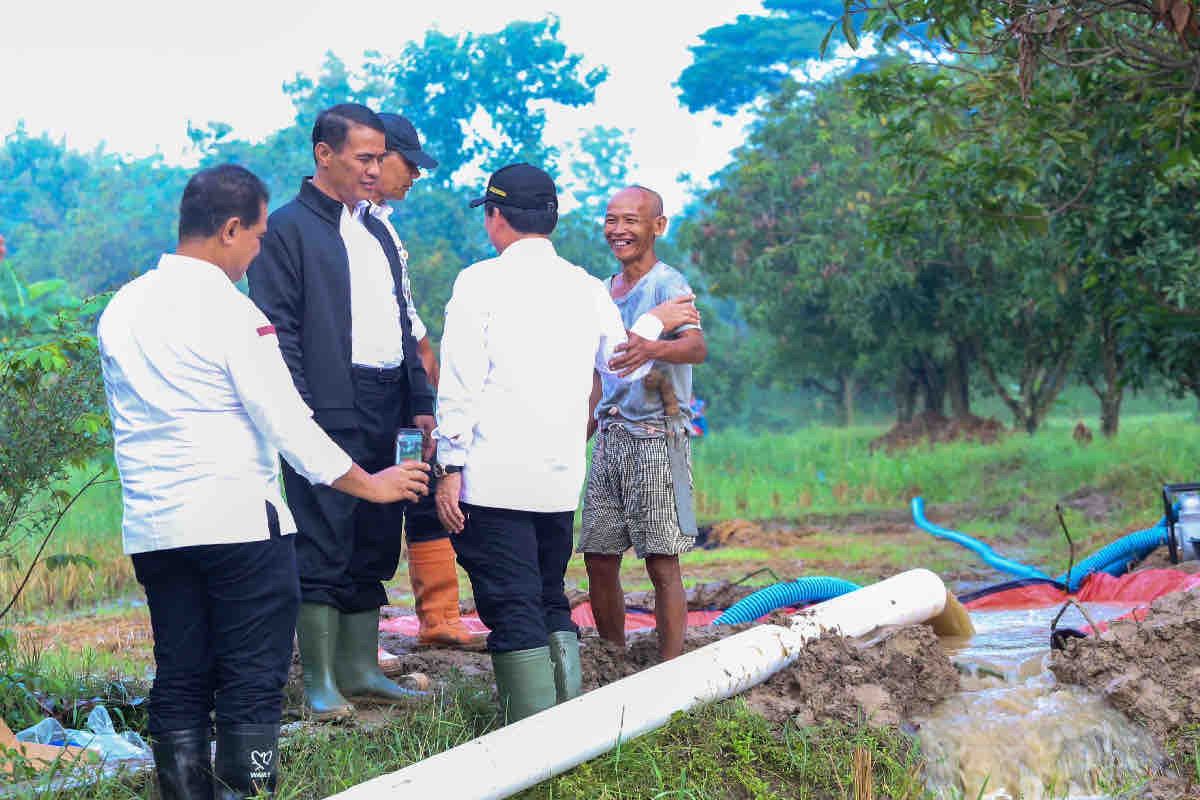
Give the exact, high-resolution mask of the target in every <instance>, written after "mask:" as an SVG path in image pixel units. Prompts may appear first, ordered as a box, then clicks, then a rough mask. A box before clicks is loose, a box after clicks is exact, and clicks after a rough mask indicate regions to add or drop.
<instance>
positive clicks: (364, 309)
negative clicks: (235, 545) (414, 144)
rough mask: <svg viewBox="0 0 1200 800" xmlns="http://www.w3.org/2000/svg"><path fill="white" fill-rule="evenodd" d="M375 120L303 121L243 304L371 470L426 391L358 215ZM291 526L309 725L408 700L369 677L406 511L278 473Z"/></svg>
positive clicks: (368, 229) (317, 413)
mask: <svg viewBox="0 0 1200 800" xmlns="http://www.w3.org/2000/svg"><path fill="white" fill-rule="evenodd" d="M385 141H386V139H385V129H384V127H383V122H382V121H381V120H380V119H379V117H378V116H377V115H376V114H375V112H373V111H371V109H369V108H367V107H366V106H362V105H357V104H354V103H343V104H340V105H336V106H333V107H331V108H328V109H325V110H324V111H322V112H321V113H320V114H319V115H318V116H317V119H316V121H315V123H314V124H313V132H312V143H313V159H314V161H315V163H316V172H315V174H314V175H313V177H312V178H311V179H307V180H305V181H303V182H302V183H301V185H300V191H299V193H298V194H297V195H296V198H295V199H294V200H292V201H291V202H289V203H287V204H285V205H283V206H282V207H280V208H278V209H276V210H275V211H273V212H272V213H271V218H270V220H269V221H268V226H267V235H266V238H265V239H264V240H263V246H262V253H261V254H260V255H259V256H258V258H256V259H255V260H254V263H253V264H251V266H250V270H249V272H248V274H247V278H248V280H249V285H250V299H252V300H253V301H254V302H255V303H256V304H257V305H258V307H259V308H261V309H262V310H263V313H264V314H266V315H267V318H268V319H270V320H271V324H273V325H274V326H275V328H276V329H277V330H278V332H279V346H280V349H281V350H282V351H283V357H284V360H285V361H286V362H287V365H288V368H289V369H290V370H291V373H292V380H293V381H294V382H295V384H296V388H297V389H298V390H299V391H300V395H301V397H303V398H304V399H305V400H306V401H307V402H308V404H309V406H310V407H311V408H312V409H313V416H314V418H315V419H316V421H317V423H318V424H319V425H320V426H321V428H322V429H323V430H324V431H325V432H326V433H328V434H329V435H330V437H332V438H333V440H334V441H336V442H337V443H338V445H340V446H341V447H342V448H343V449H345V450H346V452H348V453H350V455H351V456H353V457H354V459H355V460H356V461H358V462H359V463H361V464H363V465H364V466H365V467H367V468H368V469H381V468H382V467H384V466H385V465H387V464H389V463H392V462H393V460H394V458H395V455H394V454H395V450H396V434H397V431H398V430H399V429H400V428H407V427H413V428H420V429H422V431H424V432H425V433H426V447H425V454H424V455H425V457H429V456H430V455H432V451H433V441H432V439H431V438H429V434H432V432H433V427H434V419H433V399H434V398H433V390H432V388H431V387H430V386H429V381H428V378H427V376H426V374H425V368H424V367H423V366H422V364H421V359H420V357H419V356H418V354H417V343H416V339H415V338H414V336H413V332H412V320H411V318H410V317H409V314H408V310H407V307H406V306H407V300H406V298H405V293H404V291H403V289H402V287H403V283H404V281H403V274H402V270H401V261H400V254H399V252H398V248H397V247H396V244H395V242H394V241H393V240H392V238H391V236H390V234H389V233H388V231H387V227H386V226H385V225H384V224H383V223H382V222H380V221H379V220H378V219H376V218H375V217H374V216H372V215H371V214H368V213H365V212H366V209H367V208H369V203H368V201H369V200H370V199H371V195H372V194H373V193H374V192H375V187H376V184H377V183H378V181H379V176H380V170H381V164H382V162H383V160H384V158H385V157H386V155H387V148H386V146H385ZM283 485H284V489H285V490H286V492H287V501H288V507H289V508H290V509H291V511H292V513H293V514H294V515H295V516H296V523H297V525H298V527H299V529H300V530H299V534H298V535H297V537H296V561H297V564H298V565H299V569H300V593H301V606H300V615H299V620H298V622H297V635H298V637H299V640H300V660H301V664H302V666H303V670H304V696H305V699H306V701H307V703H308V708H309V710H310V711H311V713H312V715H313V717H314V718H316V719H342V718H345V717H348V716H350V715H351V714H353V712H354V708H353V706H352V705H351V704H350V702H349V700H348V698H353V697H355V696H364V697H370V698H373V699H382V700H403V699H404V698H406V697H411V695H412V692H411V691H409V690H406V689H404V688H403V687H401V686H399V685H397V684H396V683H395V682H394V681H392V680H390V679H389V678H388V677H387V676H386V675H384V674H383V672H382V670H380V668H379V661H378V654H379V608H380V606H382V605H384V604H385V603H386V602H387V591H386V589H385V588H384V582H385V581H388V580H391V578H392V577H393V576H394V575H395V573H396V568H397V567H398V566H399V564H400V549H401V545H402V543H403V541H402V531H403V527H404V506H403V505H401V504H399V503H386V504H385V503H371V502H362V501H360V500H357V499H355V498H352V497H346V496H344V495H341V494H339V493H337V492H334V491H331V490H329V489H328V488H326V487H323V486H312V485H311V484H310V483H309V482H308V481H306V480H305V479H304V476H303V475H300V474H299V473H298V472H297V471H296V470H294V469H291V468H290V467H289V466H287V465H286V464H285V465H284V469H283Z"/></svg>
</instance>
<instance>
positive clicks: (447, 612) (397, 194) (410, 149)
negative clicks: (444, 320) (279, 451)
mask: <svg viewBox="0 0 1200 800" xmlns="http://www.w3.org/2000/svg"><path fill="white" fill-rule="evenodd" d="M379 119H381V120H382V121H383V127H384V129H385V130H386V132H387V140H386V144H387V155H386V156H384V157H383V163H382V164H380V167H379V180H378V181H377V182H376V183H375V194H374V196H373V197H372V198H371V208H370V212H371V215H372V216H374V217H375V218H376V219H378V220H379V221H380V222H382V223H383V224H384V225H386V226H387V230H388V233H389V234H391V237H392V240H393V241H394V242H395V243H396V249H397V251H399V253H400V269H401V272H402V280H401V284H402V288H403V291H404V299H405V301H406V302H407V304H408V315H409V318H410V320H411V322H412V331H413V338H414V339H416V340H417V352H418V353H419V354H420V356H421V361H422V363H423V364H424V366H425V374H426V375H427V376H428V378H429V382H430V384H431V385H432V386H433V387H434V388H435V389H436V388H437V358H436V357H435V356H434V354H433V347H432V345H430V343H429V336H428V335H427V330H426V328H425V323H424V322H423V321H422V320H421V316H420V315H419V314H418V313H417V306H416V303H414V302H413V296H412V284H411V282H410V280H409V275H408V248H406V247H405V246H404V242H403V241H402V240H401V239H400V234H399V233H398V232H397V231H396V227H395V225H393V224H392V214H393V211H394V210H395V205H396V204H397V203H399V202H401V201H402V200H404V198H405V197H406V196H407V195H408V191H409V189H411V188H412V186H413V184H414V183H415V182H416V181H417V179H418V178H420V177H421V168H422V167H424V168H425V169H433V168H435V167H437V164H438V162H437V159H435V158H434V157H433V156H431V155H429V153H426V152H425V151H424V150H423V149H422V148H421V140H420V138H419V137H418V136H417V129H416V128H415V127H414V126H413V124H412V123H411V122H409V121H408V119H406V118H405V117H402V116H400V115H399V114H380V115H379ZM404 537H405V538H406V539H407V540H408V579H409V581H410V582H411V583H412V590H413V605H415V606H416V611H417V619H418V621H419V622H420V627H419V629H418V631H417V642H418V643H419V644H437V645H449V646H452V647H453V646H459V647H461V646H464V645H470V644H471V643H472V641H473V639H474V637H472V636H471V632H470V631H469V630H468V629H467V626H466V625H464V624H463V621H462V619H461V617H460V616H459V610H458V571H457V570H456V569H455V568H454V548H453V547H452V546H451V545H450V534H449V533H447V532H446V530H445V529H444V528H443V527H442V524H441V522H439V521H438V516H437V509H436V508H435V507H434V504H433V497H432V495H427V496H425V497H423V498H421V501H420V502H417V503H412V504H410V505H408V506H407V507H406V508H405V509H404Z"/></svg>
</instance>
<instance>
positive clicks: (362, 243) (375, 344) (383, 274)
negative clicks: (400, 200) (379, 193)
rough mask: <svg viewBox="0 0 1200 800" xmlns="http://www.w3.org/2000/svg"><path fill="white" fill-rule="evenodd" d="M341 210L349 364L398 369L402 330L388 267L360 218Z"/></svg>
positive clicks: (362, 207)
mask: <svg viewBox="0 0 1200 800" xmlns="http://www.w3.org/2000/svg"><path fill="white" fill-rule="evenodd" d="M368 205H369V204H367V203H363V204H362V205H360V206H359V207H358V208H356V209H355V210H354V212H353V213H351V211H350V209H348V208H346V207H345V206H342V217H341V220H340V221H339V223H338V232H339V233H340V234H341V235H342V242H343V243H344V244H345V245H346V259H347V261H348V262H349V265H350V360H351V361H352V362H353V363H355V364H361V365H362V366H364V367H398V366H400V364H402V363H403V362H404V332H403V331H404V329H403V328H402V327H401V325H400V304H399V302H398V301H397V300H396V292H397V286H396V280H395V278H393V277H392V265H391V264H390V263H388V258H387V253H386V252H384V249H383V246H382V245H381V244H379V240H378V239H376V238H375V236H374V235H373V234H372V233H371V232H370V231H369V230H367V228H366V226H365V225H364V224H363V219H362V215H363V214H365V213H367V212H366V209H367V206H368Z"/></svg>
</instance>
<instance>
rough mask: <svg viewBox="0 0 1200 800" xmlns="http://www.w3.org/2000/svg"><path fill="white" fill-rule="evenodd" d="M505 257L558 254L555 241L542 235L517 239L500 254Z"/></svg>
mask: <svg viewBox="0 0 1200 800" xmlns="http://www.w3.org/2000/svg"><path fill="white" fill-rule="evenodd" d="M500 255H501V257H503V258H509V257H512V256H516V257H517V258H529V257H531V256H532V257H535V258H536V257H537V256H547V255H550V256H553V255H557V252H556V251H555V249H554V242H552V241H550V240H549V239H546V238H544V237H541V236H530V237H529V238H527V239H517V240H516V241H515V242H513V243H512V244H510V245H509V246H508V247H506V248H504V252H503V253H501V254H500Z"/></svg>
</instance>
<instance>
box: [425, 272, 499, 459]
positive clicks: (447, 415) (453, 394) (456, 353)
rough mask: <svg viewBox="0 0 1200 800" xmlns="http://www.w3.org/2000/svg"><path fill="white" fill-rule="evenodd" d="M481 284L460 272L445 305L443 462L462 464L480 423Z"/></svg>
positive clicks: (440, 407) (440, 403)
mask: <svg viewBox="0 0 1200 800" xmlns="http://www.w3.org/2000/svg"><path fill="white" fill-rule="evenodd" d="M477 292H478V289H477V287H473V286H471V285H470V284H469V283H468V282H467V281H464V280H463V276H462V275H460V276H459V278H458V280H457V281H455V283H454V291H453V294H452V295H451V297H450V302H449V303H447V305H446V326H445V329H444V330H443V332H442V350H441V376H440V378H439V380H438V395H437V429H436V430H435V431H434V434H433V435H434V438H435V439H436V440H437V456H438V463H440V464H444V465H446V466H459V467H461V466H463V465H464V464H466V460H467V453H468V452H469V451H470V449H471V444H472V442H473V441H474V437H475V426H476V424H477V423H478V422H479V413H478V408H479V400H480V394H481V393H482V391H483V385H484V382H485V381H486V380H487V375H488V369H489V366H490V359H489V358H488V355H487V349H486V348H487V346H486V334H487V316H486V313H485V312H484V310H483V309H482V307H481V302H480V298H478V297H476V296H474V295H475V294H477Z"/></svg>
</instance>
